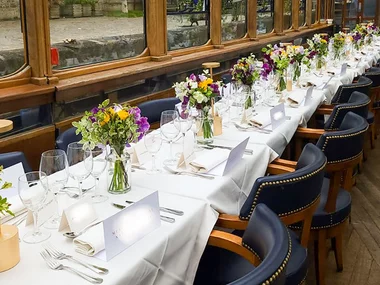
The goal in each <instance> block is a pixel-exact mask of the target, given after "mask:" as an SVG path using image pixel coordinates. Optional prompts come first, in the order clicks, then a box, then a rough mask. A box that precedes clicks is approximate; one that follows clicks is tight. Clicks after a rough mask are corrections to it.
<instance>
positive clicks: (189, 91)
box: [173, 70, 221, 143]
mask: <svg viewBox="0 0 380 285" xmlns="http://www.w3.org/2000/svg"><path fill="white" fill-rule="evenodd" d="M173 87H174V90H175V93H176V96H177V98H179V99H180V100H181V102H182V104H183V105H189V106H190V107H195V108H196V109H197V110H201V111H203V113H204V120H203V123H202V132H203V139H204V143H211V142H212V139H213V130H212V127H211V126H212V122H213V121H212V120H213V118H210V117H209V112H210V110H211V107H212V105H213V102H214V98H215V97H217V96H219V95H220V87H221V82H220V81H217V82H214V81H213V80H212V78H211V76H210V75H209V74H208V71H207V70H204V71H203V73H202V74H199V75H195V74H191V75H190V76H189V77H187V78H186V80H185V81H182V82H177V83H175V84H174V85H173Z"/></svg>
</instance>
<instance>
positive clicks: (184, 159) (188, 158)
mask: <svg viewBox="0 0 380 285" xmlns="http://www.w3.org/2000/svg"><path fill="white" fill-rule="evenodd" d="M184 140H185V142H184V150H183V152H182V154H181V157H180V158H179V160H178V164H177V168H187V167H189V164H190V162H192V161H193V160H194V158H195V154H194V134H193V132H187V133H186V134H185V138H184Z"/></svg>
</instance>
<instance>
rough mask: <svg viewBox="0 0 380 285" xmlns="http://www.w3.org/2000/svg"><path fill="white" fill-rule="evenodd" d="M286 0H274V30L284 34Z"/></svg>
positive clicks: (280, 34) (278, 33)
mask: <svg viewBox="0 0 380 285" xmlns="http://www.w3.org/2000/svg"><path fill="white" fill-rule="evenodd" d="M284 2H285V1H284V0H274V19H275V20H274V32H275V33H276V34H277V35H279V36H282V35H284Z"/></svg>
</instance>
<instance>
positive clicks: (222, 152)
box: [190, 148, 230, 173]
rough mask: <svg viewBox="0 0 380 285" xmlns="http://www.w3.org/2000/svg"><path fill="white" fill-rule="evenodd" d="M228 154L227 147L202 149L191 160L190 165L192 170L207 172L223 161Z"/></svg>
mask: <svg viewBox="0 0 380 285" xmlns="http://www.w3.org/2000/svg"><path fill="white" fill-rule="evenodd" d="M229 154H230V151H229V150H228V149H221V148H214V149H212V150H207V151H202V153H201V154H200V155H199V156H197V158H195V159H194V160H193V161H192V162H190V167H191V170H192V171H193V172H199V173H207V172H209V171H210V170H211V169H213V168H215V167H217V166H218V165H219V164H221V163H223V162H225V161H226V160H227V158H228V156H229Z"/></svg>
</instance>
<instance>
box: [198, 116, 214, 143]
mask: <svg viewBox="0 0 380 285" xmlns="http://www.w3.org/2000/svg"><path fill="white" fill-rule="evenodd" d="M205 114H207V113H205ZM213 127H214V120H213V118H212V117H211V116H209V115H205V117H204V118H203V121H202V128H201V130H200V132H199V137H198V143H200V144H205V145H207V144H212V143H213V142H214V130H213Z"/></svg>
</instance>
